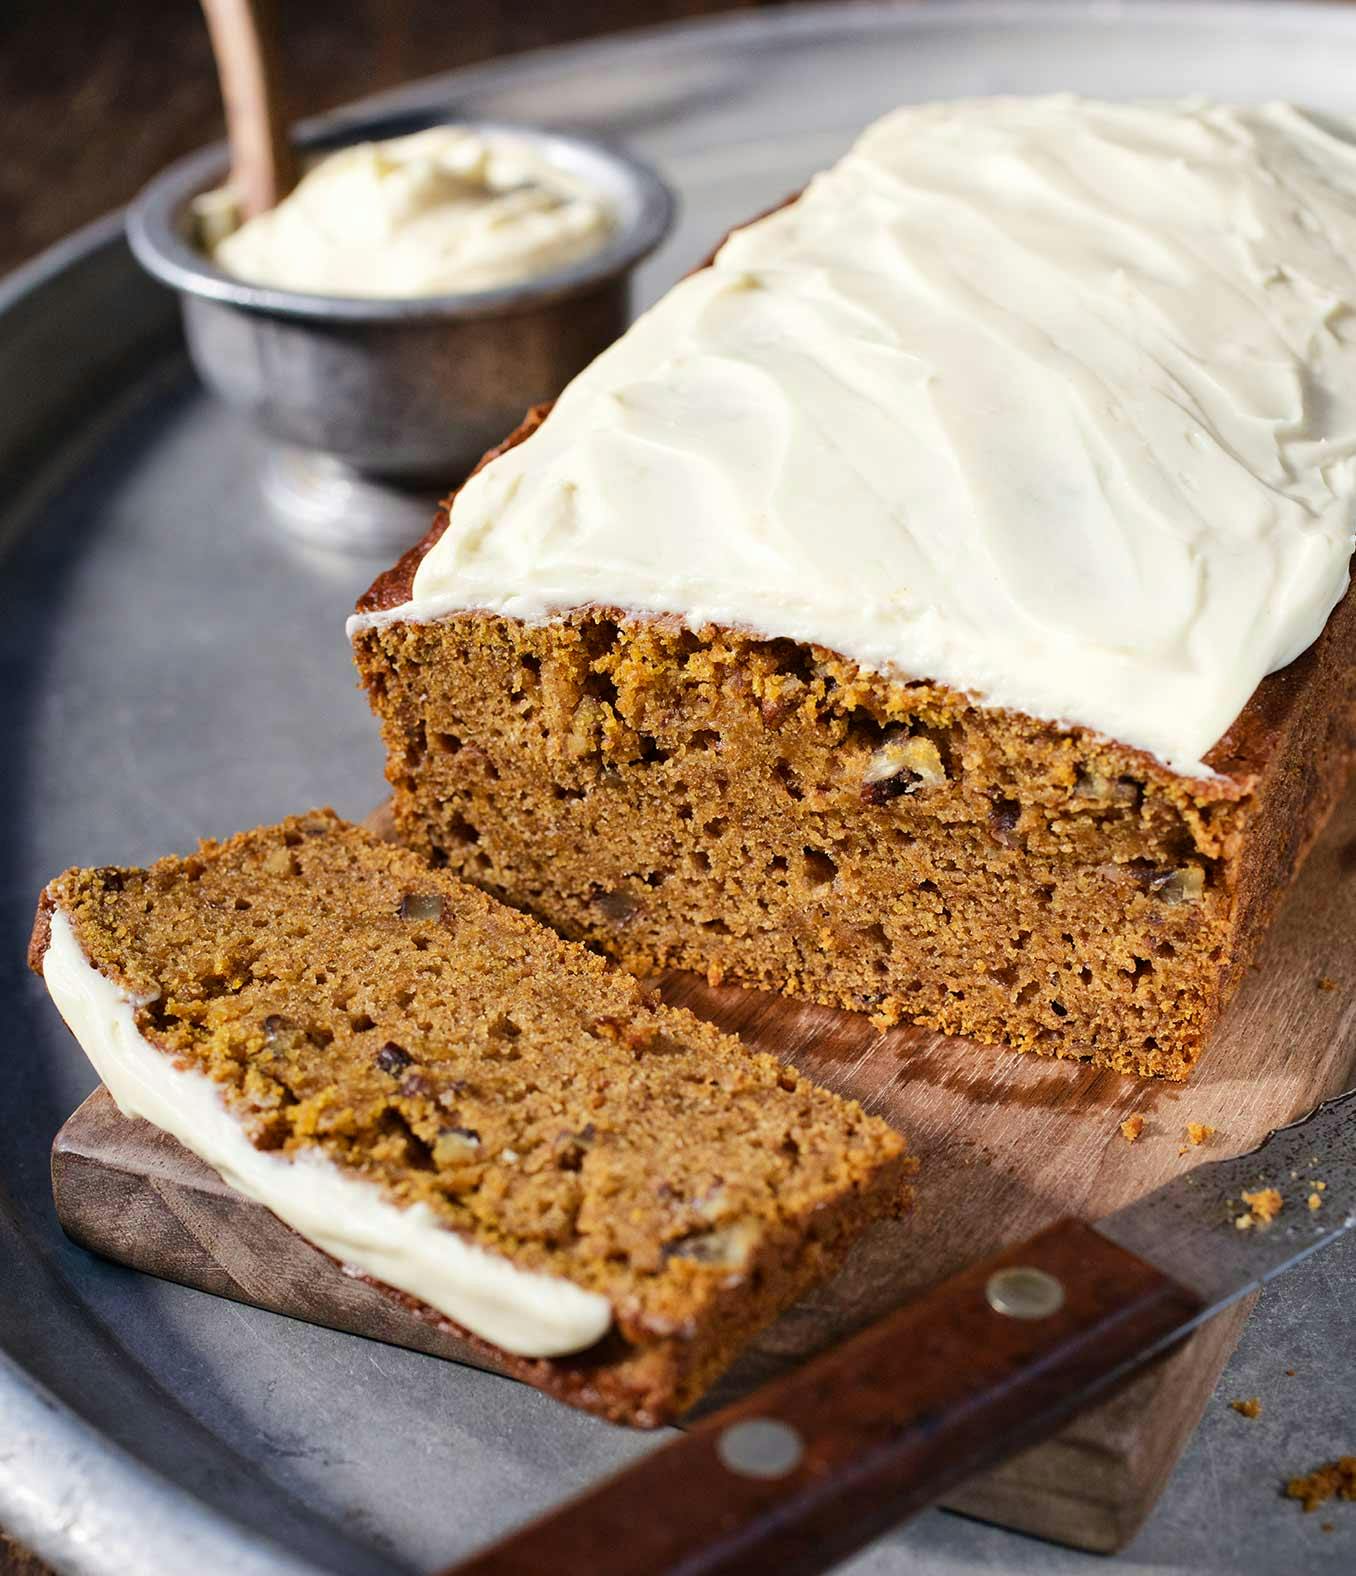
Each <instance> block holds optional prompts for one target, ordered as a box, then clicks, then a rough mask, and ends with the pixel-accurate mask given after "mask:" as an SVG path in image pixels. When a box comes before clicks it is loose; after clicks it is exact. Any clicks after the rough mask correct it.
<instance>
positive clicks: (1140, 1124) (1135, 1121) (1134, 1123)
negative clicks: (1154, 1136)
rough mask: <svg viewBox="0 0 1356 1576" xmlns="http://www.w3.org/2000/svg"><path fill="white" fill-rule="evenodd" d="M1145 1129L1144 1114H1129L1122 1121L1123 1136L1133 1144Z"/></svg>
mask: <svg viewBox="0 0 1356 1576" xmlns="http://www.w3.org/2000/svg"><path fill="white" fill-rule="evenodd" d="M1143 1131H1144V1118H1143V1117H1142V1116H1139V1115H1135V1116H1127V1117H1126V1119H1125V1120H1124V1121H1123V1122H1122V1123H1121V1137H1122V1138H1123V1139H1124V1140H1125V1141H1126V1143H1127V1144H1133V1143H1134V1142H1135V1140H1136V1139H1137V1138H1138V1137H1139V1135H1140V1134H1141V1133H1142V1132H1143Z"/></svg>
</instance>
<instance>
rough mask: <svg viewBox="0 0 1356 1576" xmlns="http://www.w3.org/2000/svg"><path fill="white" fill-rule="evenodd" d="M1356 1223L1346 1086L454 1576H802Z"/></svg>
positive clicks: (1355, 1159) (826, 1359)
mask: <svg viewBox="0 0 1356 1576" xmlns="http://www.w3.org/2000/svg"><path fill="white" fill-rule="evenodd" d="M1320 1183H1321V1184H1323V1186H1322V1187H1320V1185H1319V1184H1320ZM1272 1188H1274V1189H1276V1190H1277V1192H1278V1193H1279V1194H1280V1196H1281V1203H1280V1207H1279V1210H1278V1211H1276V1212H1275V1213H1274V1218H1271V1219H1269V1220H1268V1219H1265V1218H1264V1217H1265V1216H1267V1215H1268V1214H1271V1213H1272V1211H1271V1209H1270V1204H1271V1203H1273V1202H1274V1201H1270V1200H1268V1199H1267V1198H1266V1197H1265V1190H1267V1189H1272ZM1245 1193H1250V1194H1254V1195H1262V1196H1260V1197H1255V1198H1254V1200H1253V1204H1254V1205H1256V1206H1257V1207H1256V1208H1254V1207H1251V1206H1250V1205H1249V1204H1248V1203H1247V1202H1246V1201H1245V1199H1244V1194H1245ZM1311 1196H1313V1197H1315V1198H1317V1199H1318V1200H1319V1202H1318V1205H1317V1206H1316V1207H1314V1208H1311V1207H1310V1206H1309V1202H1308V1200H1309V1198H1310V1197H1311ZM1241 1221H1246V1222H1247V1224H1246V1225H1243V1224H1240V1222H1241ZM1353 1224H1356V1089H1353V1090H1349V1091H1348V1092H1347V1093H1346V1094H1343V1095H1339V1096H1337V1097H1336V1098H1334V1099H1331V1100H1326V1101H1324V1102H1323V1104H1321V1105H1319V1106H1318V1107H1316V1108H1315V1109H1314V1110H1313V1111H1311V1112H1310V1113H1309V1114H1308V1116H1306V1117H1302V1118H1300V1119H1299V1120H1297V1121H1295V1122H1293V1123H1291V1124H1290V1125H1289V1126H1287V1127H1283V1128H1279V1129H1277V1130H1276V1131H1274V1132H1272V1133H1270V1134H1269V1135H1268V1136H1267V1137H1266V1138H1265V1139H1263V1141H1262V1142H1261V1143H1260V1144H1259V1145H1258V1146H1257V1147H1256V1148H1255V1149H1253V1150H1251V1151H1249V1152H1248V1153H1247V1154H1245V1155H1240V1156H1237V1157H1234V1158H1232V1159H1226V1160H1218V1161H1208V1162H1206V1163H1204V1164H1202V1165H1198V1166H1196V1167H1194V1168H1193V1169H1192V1170H1190V1171H1188V1172H1186V1173H1184V1174H1183V1175H1182V1176H1181V1177H1178V1178H1177V1179H1175V1180H1174V1181H1172V1182H1169V1183H1167V1184H1165V1185H1164V1186H1163V1187H1160V1188H1157V1189H1156V1190H1155V1191H1154V1192H1152V1193H1149V1194H1146V1195H1145V1196H1144V1197H1143V1198H1141V1199H1139V1200H1137V1201H1136V1202H1135V1203H1133V1204H1130V1205H1128V1206H1127V1207H1125V1208H1124V1209H1120V1210H1118V1211H1116V1212H1115V1213H1114V1214H1112V1215H1110V1216H1107V1217H1106V1218H1105V1219H1103V1220H1102V1221H1100V1222H1098V1223H1096V1224H1095V1225H1089V1224H1086V1223H1084V1222H1081V1221H1078V1220H1074V1219H1067V1220H1063V1221H1059V1222H1057V1223H1056V1224H1055V1225H1053V1226H1051V1227H1049V1228H1048V1229H1047V1230H1045V1231H1043V1232H1041V1233H1039V1234H1038V1235H1037V1236H1035V1237H1033V1238H1031V1239H1029V1240H1028V1241H1027V1242H1025V1243H1022V1244H1020V1245H1019V1246H1017V1247H1014V1248H1011V1249H1008V1250H1006V1251H1005V1252H1003V1253H1001V1254H998V1255H995V1256H994V1257H993V1258H992V1259H989V1260H987V1261H985V1262H983V1263H981V1264H977V1265H973V1266H971V1267H970V1268H969V1269H966V1270H964V1271H962V1272H961V1273H960V1274H959V1275H956V1276H953V1277H952V1278H951V1279H950V1280H947V1281H945V1282H943V1283H942V1284H941V1285H940V1286H938V1287H936V1288H934V1289H933V1290H932V1291H930V1292H928V1293H927V1294H925V1295H924V1296H923V1297H921V1298H919V1299H917V1300H915V1301H913V1302H910V1303H908V1304H906V1305H905V1306H904V1307H902V1308H900V1309H897V1310H896V1311H895V1312H894V1313H892V1314H890V1315H888V1316H887V1317H886V1318H884V1319H882V1320H880V1321H879V1322H878V1323H876V1324H873V1325H871V1326H869V1327H868V1328H867V1329H865V1330H863V1331H861V1332H859V1333H858V1334H857V1335H855V1336H853V1337H851V1338H850V1339H849V1340H847V1341H846V1342H844V1343H843V1344H842V1345H840V1346H837V1347H835V1348H833V1349H831V1350H830V1351H828V1352H825V1353H823V1354H821V1355H820V1356H819V1357H817V1358H815V1359H814V1360H812V1361H811V1362H809V1363H806V1364H805V1365H804V1366H803V1367H801V1368H799V1369H797V1370H795V1371H794V1372H792V1373H790V1374H788V1375H786V1376H785V1377H784V1378H782V1379H779V1380H776V1381H774V1382H773V1383H772V1384H770V1385H766V1386H764V1387H763V1388H762V1389H760V1390H758V1391H757V1392H755V1393H754V1394H753V1395H751V1396H749V1397H747V1398H746V1399H745V1400H743V1401H741V1402H739V1403H737V1404H736V1405H734V1406H731V1407H727V1408H725V1409H724V1410H722V1411H720V1412H717V1413H714V1414H713V1415H711V1416H710V1417H707V1418H705V1419H703V1420H702V1421H700V1422H699V1423H697V1424H696V1425H695V1426H694V1427H693V1428H692V1429H691V1430H690V1431H688V1432H687V1433H685V1434H684V1435H682V1437H680V1438H679V1439H677V1440H675V1441H674V1442H673V1443H671V1444H669V1445H667V1446H665V1447H663V1448H661V1449H659V1450H656V1451H654V1452H653V1453H652V1454H650V1455H648V1456H644V1457H642V1458H641V1460H640V1461H639V1462H637V1463H636V1464H634V1465H633V1466H631V1467H630V1468H628V1469H627V1470H626V1471H625V1472H623V1473H621V1474H619V1475H618V1476H617V1477H614V1478H611V1479H609V1480H607V1481H606V1482H604V1483H601V1484H600V1485H598V1486H597V1487H596V1488H594V1489H591V1490H590V1491H588V1492H587V1493H585V1494H584V1495H582V1496H581V1497H580V1498H579V1499H576V1500H574V1501H572V1502H571V1503H569V1504H567V1505H565V1506H564V1507H563V1508H562V1509H560V1510H557V1511H555V1512H552V1513H551V1514H549V1515H547V1516H545V1517H543V1518H542V1519H541V1520H539V1521H536V1522H534V1523H532V1524H531V1525H529V1526H527V1527H525V1528H523V1529H522V1530H520V1531H518V1532H516V1533H513V1534H510V1536H509V1537H508V1538H506V1539H505V1540H504V1541H503V1542H501V1543H499V1544H496V1545H495V1546H494V1547H492V1548H490V1549H487V1550H486V1551H484V1552H483V1553H481V1554H478V1555H475V1556H473V1557H472V1558H471V1559H470V1560H468V1561H466V1562H464V1563H463V1564H461V1565H458V1566H456V1567H455V1571H456V1572H457V1576H536V1573H539V1572H541V1571H543V1570H547V1569H550V1570H553V1571H556V1572H558V1573H560V1576H576V1573H578V1576H583V1573H585V1572H588V1573H589V1576H641V1573H644V1576H755V1573H763V1572H766V1571H769V1570H776V1571H777V1572H778V1573H779V1576H812V1573H814V1572H818V1571H823V1570H826V1569H828V1568H829V1567H830V1566H831V1565H833V1564H835V1563H836V1562H837V1561H838V1560H841V1559H843V1558H845V1557H846V1556H847V1555H849V1554H851V1553H853V1552H854V1551H855V1550H856V1549H858V1548H860V1547H862V1545H864V1544H865V1543H868V1542H869V1541H870V1540H871V1539H872V1538H874V1537H875V1536H877V1535H878V1534H879V1533H881V1532H884V1531H886V1530H887V1529H888V1528H890V1527H891V1526H894V1525H897V1524H898V1523H899V1522H901V1521H903V1520H906V1519H907V1518H908V1517H909V1516H911V1515H913V1514H915V1513H916V1512H917V1511H919V1510H922V1509H923V1508H924V1507H925V1506H927V1505H929V1504H931V1503H933V1502H934V1501H935V1500H937V1499H938V1498H940V1497H941V1496H942V1495H944V1494H945V1493H946V1492H947V1491H948V1490H949V1489H951V1488H953V1487H954V1486H955V1485H956V1484H957V1483H958V1482H960V1481H962V1480H963V1479H965V1478H967V1477H969V1476H971V1475H972V1474H973V1473H974V1472H977V1471H980V1470H982V1469H984V1468H986V1467H989V1466H993V1465H994V1464H995V1463H996V1462H998V1461H1000V1460H1002V1459H1003V1458H1004V1457H1005V1456H1007V1455H1010V1454H1013V1453H1015V1452H1016V1451H1018V1450H1022V1449H1025V1448H1027V1447H1028V1446H1030V1445H1033V1444H1036V1443H1038V1442H1039V1441H1040V1440H1041V1439H1043V1438H1046V1437H1047V1436H1048V1435H1050V1434H1051V1433H1053V1432H1054V1431H1055V1430H1056V1429H1058V1428H1059V1427H1060V1425H1061V1424H1063V1423H1064V1422H1065V1421H1066V1420H1067V1419H1068V1418H1069V1417H1070V1416H1072V1415H1073V1413H1075V1412H1076V1411H1078V1410H1081V1409H1082V1408H1083V1407H1085V1406H1086V1405H1088V1404H1089V1403H1090V1402H1092V1401H1094V1400H1096V1399H1097V1398H1098V1397H1100V1396H1101V1395H1103V1394H1104V1393H1105V1392H1106V1391H1107V1390H1108V1389H1110V1388H1111V1387H1113V1386H1114V1385H1116V1384H1117V1383H1119V1382H1120V1381H1121V1380H1123V1379H1124V1378H1126V1377H1127V1376H1128V1375H1129V1374H1131V1373H1133V1372H1134V1371H1135V1370H1136V1369H1138V1368H1139V1367H1140V1366H1142V1364H1144V1363H1145V1362H1147V1361H1148V1360H1149V1359H1150V1358H1151V1357H1153V1356H1155V1355H1156V1354H1158V1353H1160V1352H1162V1351H1163V1350H1165V1349H1166V1348H1168V1347H1170V1346H1172V1345H1174V1344H1175V1343H1176V1342H1178V1341H1180V1340H1181V1339H1182V1338H1183V1336H1185V1335H1187V1334H1188V1333H1189V1332H1190V1331H1191V1330H1193V1329H1194V1328H1195V1327H1196V1326H1197V1325H1199V1324H1200V1323H1201V1322H1202V1321H1204V1320H1205V1319H1208V1318H1210V1317H1211V1316H1212V1315H1213V1314H1215V1313H1218V1312H1219V1311H1220V1310H1221V1309H1223V1308H1225V1307H1227V1306H1228V1305H1229V1304H1230V1303H1232V1302H1234V1301H1235V1300H1237V1299H1238V1298H1239V1297H1243V1296H1246V1295H1247V1294H1248V1293H1249V1292H1251V1291H1253V1290H1255V1289H1256V1288H1257V1287H1259V1286H1261V1285H1263V1284H1265V1283H1266V1282H1267V1281H1269V1280H1271V1279H1272V1278H1273V1277H1275V1276H1277V1275H1280V1274H1282V1273H1283V1272H1284V1271H1285V1270H1287V1269H1289V1268H1290V1267H1291V1266H1292V1265H1294V1264H1296V1263H1298V1262H1299V1261H1300V1260H1301V1259H1304V1258H1307V1257H1308V1256H1309V1254H1311V1253H1314V1252H1317V1251H1318V1250H1319V1249H1321V1248H1323V1247H1325V1246H1327V1245H1328V1244H1330V1243H1332V1242H1334V1241H1335V1240H1336V1239H1337V1238H1338V1237H1340V1236H1341V1235H1342V1234H1343V1233H1344V1232H1345V1231H1348V1230H1350V1229H1351V1227H1352V1226H1353Z"/></svg>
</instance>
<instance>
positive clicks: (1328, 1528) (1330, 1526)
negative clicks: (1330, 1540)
mask: <svg viewBox="0 0 1356 1576" xmlns="http://www.w3.org/2000/svg"><path fill="white" fill-rule="evenodd" d="M1318 1530H1319V1531H1320V1532H1336V1531H1337V1523H1336V1522H1335V1521H1320V1522H1319V1524H1318Z"/></svg>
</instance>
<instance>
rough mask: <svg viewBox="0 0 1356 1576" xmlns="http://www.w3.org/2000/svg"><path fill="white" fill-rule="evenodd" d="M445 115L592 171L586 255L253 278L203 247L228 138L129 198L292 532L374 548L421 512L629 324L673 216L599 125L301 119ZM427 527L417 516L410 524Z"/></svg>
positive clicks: (385, 129) (370, 136)
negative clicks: (462, 284)
mask: <svg viewBox="0 0 1356 1576" xmlns="http://www.w3.org/2000/svg"><path fill="white" fill-rule="evenodd" d="M449 122H451V123H455V124H459V125H466V126H469V127H472V128H473V129H475V130H482V131H488V132H506V133H511V134H512V135H514V136H515V137H520V138H522V139H524V140H525V141H528V142H530V143H532V144H534V145H535V146H536V147H537V148H538V149H539V150H540V151H541V152H542V154H543V155H544V156H545V158H546V159H547V160H549V161H550V162H551V163H553V164H556V165H558V166H559V167H561V168H562V169H565V170H568V171H569V172H570V173H571V174H572V175H576V176H578V177H580V178H581V179H583V180H585V181H587V182H588V183H589V184H591V185H592V186H593V187H594V188H595V189H596V190H597V191H599V192H600V193H601V194H602V196H603V197H604V198H605V199H607V200H608V202H609V203H610V204H611V206H612V209H613V212H614V215H615V219H616V228H615V230H614V231H613V234H612V236H611V238H610V239H609V240H608V241H607V242H606V243H605V244H604V245H603V246H602V247H601V248H600V249H599V250H598V251H596V252H593V253H591V254H590V255H588V256H587V257H583V258H580V259H578V260H577V261H575V262H572V263H569V264H568V265H566V266H565V267H563V268H559V269H556V270H554V271H552V272H549V273H545V274H540V275H537V276H535V277H533V278H530V279H525V280H522V281H519V282H515V283H513V284H508V285H504V286H500V287H497V288H494V289H490V290H473V291H466V292H462V293H458V294H455V295H436V296H418V297H412V298H407V299H403V300H373V299H368V298H366V297H356V296H327V295H312V294H309V293H302V292H300V291H296V290H279V289H274V288H272V287H270V286H266V285H257V284H250V283H248V282H247V281H245V280H243V279H237V278H235V277H233V276H232V275H230V274H227V273H225V272H223V271H222V270H221V269H220V268H218V267H217V266H216V265H215V264H214V263H213V262H212V261H211V259H210V258H209V257H208V256H207V254H206V253H205V252H203V251H202V250H201V249H200V248H199V247H198V245H197V244H196V236H195V234H194V221H193V217H192V213H191V204H192V202H193V199H194V198H195V197H197V196H199V195H200V194H201V193H203V192H206V191H210V190H212V189H213V188H215V187H218V186H220V185H221V184H222V182H223V181H224V180H225V178H226V167H227V160H226V154H225V151H224V149H222V148H220V147H217V148H209V149H206V150H205V151H203V152H201V153H195V154H192V155H190V156H189V157H188V158H185V159H181V160H180V161H179V162H178V163H176V164H174V165H171V167H170V168H169V169H167V170H165V171H164V172H163V173H162V174H160V175H159V176H157V177H156V179H155V180H153V181H152V182H151V183H150V185H148V186H147V187H146V188H145V190H144V191H142V193H141V194H140V195H139V196H138V197H137V199H136V200H135V202H134V203H133V204H132V206H131V208H130V209H129V211H128V216H127V235H128V240H129V241H130V243H131V247H132V251H133V252H134V253H135V255H136V257H137V259H138V261H139V262H140V263H141V265H142V266H143V267H144V268H145V269H146V270H147V271H148V272H149V273H151V274H153V275H154V276H155V277H156V278H157V279H160V280H162V281H163V282H164V283H165V284H167V285H170V286H171V287H172V288H173V289H174V290H176V291H178V293H179V299H180V304H181V306H182V309H183V317H184V329H185V333H186V336H187V339H188V347H189V352H190V354H191V356H192V358H193V362H194V364H195V366H196V367H197V369H198V372H199V374H200V375H201V377H202V379H203V381H204V382H205V383H206V384H207V385H208V387H209V388H211V389H213V390H214V391H215V392H216V393H217V394H218V395H220V396H221V398H222V399H224V400H226V401H227V402H228V403H229V404H231V405H234V406H236V407H238V408H239V409H241V410H243V411H244V412H246V413H247V414H248V415H249V417H250V418H251V419H252V420H253V422H254V423H255V425H256V426H257V427H258V428H259V429H260V431H261V432H262V433H263V434H264V435H265V437H266V438H267V439H269V440H271V442H270V445H269V452H268V453H267V455H266V457H265V467H264V484H265V490H266V492H267V493H268V495H269V496H270V498H271V501H272V502H273V503H274V504H275V506H276V507H277V508H278V510H279V512H280V513H281V514H282V516H283V517H284V519H285V520H286V522H287V523H288V524H290V525H291V526H292V527H294V528H295V529H297V530H299V531H301V532H302V533H303V534H306V535H308V536H311V537H315V538H320V539H323V540H326V541H329V542H332V543H336V544H339V543H347V544H348V545H350V546H356V547H361V548H370V549H372V550H374V551H379V550H382V549H384V548H386V547H388V546H390V545H395V544H399V543H401V542H402V541H408V540H409V539H410V531H411V528H412V526H413V525H414V524H415V523H416V522H417V521H418V520H420V519H423V520H424V523H427V514H426V510H427V498H428V495H429V494H430V493H434V492H437V491H438V490H440V489H445V488H446V487H447V486H448V485H449V484H451V483H453V482H455V481H457V480H459V479H460V478H461V477H462V476H464V475H465V474H466V472H467V471H468V470H469V469H470V468H471V467H472V466H473V465H474V464H475V462H476V460H477V459H478V458H479V457H480V455H481V454H483V453H484V452H485V450H486V449H487V448H489V447H491V446H492V445H493V444H495V443H497V442H499V440H500V439H502V438H503V437H505V436H506V434H508V433H509V432H510V431H512V429H513V428H514V427H515V426H516V425H517V423H518V421H519V420H520V419H521V417H522V415H523V413H524V412H525V411H526V410H527V408H528V407H529V406H530V405H534V404H536V403H538V402H539V401H541V400H546V399H551V398H553V397H554V396H555V395H557V394H558V393H559V392H560V390H561V389H562V388H563V387H564V386H565V384H566V383H567V382H568V381H569V380H570V378H571V377H573V376H574V374H575V373H576V372H578V371H579V370H580V369H581V368H582V367H584V366H586V365H587V364H588V362H589V361H591V360H592V359H593V357H594V356H596V355H597V354H598V353H599V352H600V351H601V350H603V349H605V348H606V347H607V346H608V345H609V344H611V343H612V341H613V340H614V339H616V338H617V336H618V335H619V334H620V333H621V332H622V331H623V329H624V328H625V327H626V324H627V322H628V320H629V305H630V279H631V274H632V271H633V270H634V268H635V266H636V265H637V264H638V263H639V262H640V261H641V260H642V259H643V258H644V257H646V256H647V255H648V254H649V253H650V252H652V251H653V250H654V249H655V247H656V246H658V245H659V243H660V242H661V241H662V240H663V239H664V237H665V235H666V234H667V233H668V230H669V227H670V225H671V224H672V221H673V214H674V199H673V195H672V193H671V192H670V190H669V188H668V187H667V186H666V185H665V184H664V182H663V181H662V180H661V179H660V178H659V176H658V175H656V174H655V173H654V171H653V170H651V169H650V168H649V167H648V166H646V165H644V164H641V163H640V162H639V161H637V160H636V159H633V158H631V157H629V156H628V155H627V154H624V153H621V152H618V151H617V150H616V149H613V148H610V147H608V146H606V145H605V144H603V143H600V142H597V141H595V140H593V139H591V138H587V137H581V136H578V135H575V134H574V133H569V134H566V133H563V132H555V131H549V130H543V129H541V128H534V127H530V126H518V125H510V124H506V123H503V122H499V121H482V120H466V121H458V120H456V119H455V117H451V116H446V115H438V114H433V113H428V112H425V113H421V114H404V115H385V116H380V117H371V118H368V119H354V118H352V117H349V118H346V119H344V120H343V121H340V122H334V121H330V122H324V121H322V122H318V123H316V125H315V127H314V128H303V129H302V131H301V133H300V134H299V136H298V139H297V142H298V146H299V148H300V149H301V150H302V152H303V153H306V154H320V153H325V152H329V151H332V150H333V149H335V148H339V147H343V146H346V145H348V144H350V143H354V142H366V141H377V140H380V139H384V138H388V137H399V136H404V135H406V134H407V133H409V132H414V131H421V130H424V129H425V128H427V127H429V126H435V125H442V124H448V123H449ZM422 530H423V525H419V526H418V532H416V534H418V533H419V532H422Z"/></svg>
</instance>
